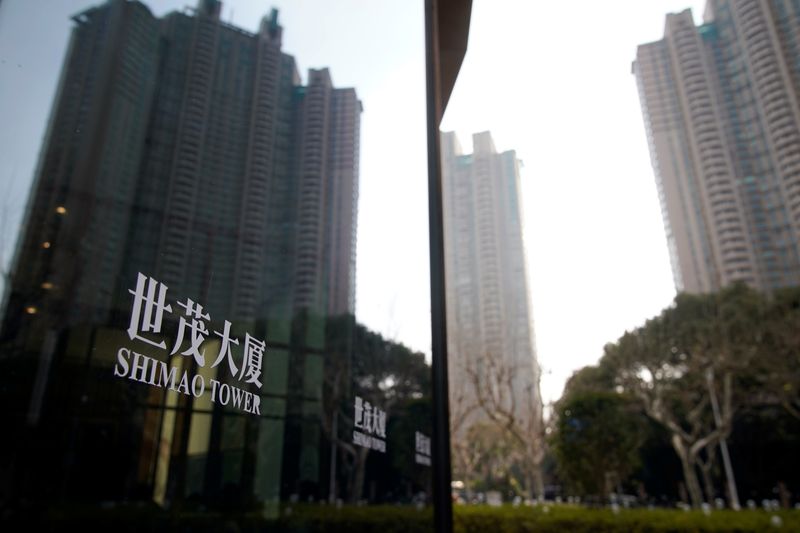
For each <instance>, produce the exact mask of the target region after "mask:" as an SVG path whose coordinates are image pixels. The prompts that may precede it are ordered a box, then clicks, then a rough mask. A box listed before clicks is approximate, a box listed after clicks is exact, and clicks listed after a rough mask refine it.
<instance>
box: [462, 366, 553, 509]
mask: <svg viewBox="0 0 800 533" xmlns="http://www.w3.org/2000/svg"><path fill="white" fill-rule="evenodd" d="M533 364H534V363H533V361H531V365H533ZM466 372H467V375H468V377H469V381H470V383H471V384H472V388H473V389H474V391H475V401H476V403H477V405H478V406H479V407H480V409H481V412H482V413H483V414H485V415H486V417H487V418H488V419H489V420H490V421H492V422H493V423H494V424H495V425H496V426H497V427H498V428H499V429H500V430H501V433H500V435H501V436H504V435H507V436H508V437H509V438H511V439H512V440H513V441H514V443H515V444H517V445H518V449H519V450H520V452H519V455H518V457H516V459H517V460H518V462H519V465H520V467H521V468H522V469H523V470H524V472H525V478H526V479H525V488H526V491H527V492H528V494H529V496H531V497H539V498H543V497H544V480H543V477H542V469H541V465H542V460H543V459H544V453H545V449H544V427H543V426H544V422H543V417H542V403H541V399H540V395H539V390H538V380H533V382H531V380H530V379H527V380H526V379H525V374H527V373H528V372H531V374H532V375H533V376H536V375H538V373H537V372H536V369H535V368H533V366H531V368H530V369H529V368H525V367H523V366H522V365H519V364H513V363H511V362H508V361H505V360H502V359H501V358H500V357H499V356H498V355H496V354H492V353H487V354H485V355H484V357H483V358H481V359H480V360H479V361H473V362H472V364H471V365H468V366H467V369H466ZM528 377H530V375H529V376H528Z"/></svg>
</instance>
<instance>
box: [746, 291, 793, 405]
mask: <svg viewBox="0 0 800 533" xmlns="http://www.w3.org/2000/svg"><path fill="white" fill-rule="evenodd" d="M765 322H766V327H765V331H764V339H763V345H764V348H765V349H764V350H763V351H762V352H763V353H762V354H761V357H759V359H758V363H759V364H760V366H759V369H758V370H759V371H758V373H757V376H758V378H759V380H760V383H759V384H760V385H761V386H762V387H763V388H764V389H765V390H766V391H767V392H768V393H769V394H770V395H772V396H774V397H775V398H776V399H777V402H778V403H780V405H781V406H782V407H783V408H784V409H785V410H786V412H788V413H789V414H790V415H791V416H792V417H794V418H795V419H797V420H800V287H792V288H788V289H783V290H781V291H776V292H775V293H774V294H773V298H772V301H771V302H770V306H769V310H768V313H767V317H766V321H765Z"/></svg>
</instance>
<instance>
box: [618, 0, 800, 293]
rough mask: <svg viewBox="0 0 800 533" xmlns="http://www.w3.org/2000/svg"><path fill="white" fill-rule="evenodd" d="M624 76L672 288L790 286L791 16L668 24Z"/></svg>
mask: <svg viewBox="0 0 800 533" xmlns="http://www.w3.org/2000/svg"><path fill="white" fill-rule="evenodd" d="M633 72H634V73H635V74H636V79H637V82H638V84H639V93H640V100H641V105H642V110H643V114H644V119H645V126H646V130H647V137H648V141H649V145H650V154H651V158H652V163H653V169H654V171H655V175H656V181H657V184H658V192H659V197H660V200H661V209H662V213H663V216H664V225H665V229H666V233H667V241H668V243H669V251H670V257H671V261H672V270H673V275H674V278H675V286H676V288H677V289H678V290H681V291H688V292H708V291H713V290H716V289H718V288H720V287H721V286H724V285H727V284H729V283H732V282H736V281H742V282H745V283H747V284H749V285H751V286H753V287H756V288H759V289H763V290H772V289H775V288H779V287H785V286H791V285H798V284H800V129H799V128H800V98H799V96H800V6H798V4H797V3H796V2H790V1H788V0H773V1H769V2H767V1H758V0H732V1H721V0H710V1H709V2H708V3H707V4H706V11H705V14H704V22H703V24H701V25H700V26H695V24H694V22H693V19H692V13H691V11H689V10H686V11H683V12H681V13H677V14H670V15H667V19H666V25H665V28H664V38H663V39H662V40H660V41H657V42H653V43H649V44H644V45H641V46H639V49H638V52H637V55H636V61H635V62H634V63H633Z"/></svg>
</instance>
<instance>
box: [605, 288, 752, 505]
mask: <svg viewBox="0 0 800 533" xmlns="http://www.w3.org/2000/svg"><path fill="white" fill-rule="evenodd" d="M764 308H765V302H764V299H763V297H762V296H761V295H759V294H758V293H756V292H755V291H753V290H752V289H749V288H747V287H746V286H744V285H733V286H731V287H728V288H726V289H724V290H722V291H720V292H719V293H716V294H710V295H689V294H680V295H678V296H677V297H676V298H675V302H674V305H672V306H671V307H669V308H667V309H665V310H664V311H663V312H662V313H661V314H660V315H659V316H657V317H655V318H653V319H651V320H648V321H647V322H646V323H645V325H644V326H643V327H641V328H638V329H637V330H634V331H633V332H629V333H625V335H623V336H622V338H620V340H619V341H618V342H617V343H616V344H610V345H607V346H606V350H605V355H604V361H603V363H604V364H608V365H610V366H611V367H612V368H613V369H614V370H615V374H616V379H617V382H618V384H619V385H620V386H622V387H623V389H624V390H626V391H628V392H629V393H631V394H633V395H634V396H635V397H637V398H639V400H640V401H641V403H642V406H643V408H644V410H645V413H646V414H647V415H648V416H649V417H650V418H652V419H653V420H654V421H656V422H658V423H659V424H661V425H662V426H663V427H664V428H666V429H667V430H668V431H669V433H670V441H671V444H672V447H673V449H674V450H675V452H676V454H677V455H678V457H679V459H680V461H681V465H682V470H683V474H684V480H685V482H686V488H687V490H688V492H689V496H690V499H691V502H692V505H694V506H699V505H700V503H701V502H702V501H703V498H702V491H701V488H700V483H699V480H698V477H697V472H696V467H698V466H700V463H702V460H703V459H702V456H701V452H703V451H704V450H709V449H711V448H712V447H715V446H717V445H718V444H719V443H720V442H721V441H722V439H724V438H726V437H727V436H728V435H729V434H730V431H731V425H732V420H733V415H734V412H735V410H736V408H737V406H738V405H740V404H741V403H742V402H743V401H745V394H743V393H742V391H741V390H737V386H739V385H740V384H741V382H742V380H744V379H746V378H747V371H748V369H749V368H750V367H751V365H752V362H753V360H754V359H755V358H756V356H757V354H758V353H759V350H760V346H761V339H762V330H763V316H764ZM717 399H719V402H717ZM715 402H717V403H718V409H716V413H715V412H714V411H715V409H714V404H715ZM723 453H724V450H723ZM706 460H709V461H710V460H713V455H711V454H706ZM729 492H730V493H731V494H730V495H729V496H730V497H731V499H732V500H733V501H734V502H735V501H736V491H735V488H732V489H731V490H729ZM706 496H707V498H709V499H712V498H713V496H714V495H713V494H707V495H706Z"/></svg>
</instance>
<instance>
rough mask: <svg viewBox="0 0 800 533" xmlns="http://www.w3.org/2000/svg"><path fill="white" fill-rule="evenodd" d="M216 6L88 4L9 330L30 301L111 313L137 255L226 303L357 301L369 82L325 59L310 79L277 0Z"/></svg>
mask: <svg viewBox="0 0 800 533" xmlns="http://www.w3.org/2000/svg"><path fill="white" fill-rule="evenodd" d="M219 13H220V2H218V1H214V0H201V1H200V2H199V4H198V7H197V9H196V10H193V11H184V12H173V13H170V14H168V15H166V16H165V17H164V18H162V19H158V18H156V17H154V16H153V15H152V14H151V12H150V11H149V10H148V8H147V7H146V6H145V5H144V4H142V3H140V2H137V1H125V0H110V1H108V2H106V3H104V4H102V5H100V6H98V7H94V8H91V9H88V10H86V11H84V12H82V13H80V14H78V15H76V16H75V17H74V19H73V20H74V22H75V28H74V31H73V35H72V41H71V45H70V51H69V53H68V56H67V58H66V63H65V66H64V69H63V73H62V80H61V83H60V89H59V92H58V94H57V97H56V102H55V104H54V108H53V112H52V117H51V120H50V124H49V130H48V133H47V138H46V139H45V142H44V146H43V149H42V155H41V158H40V163H39V168H38V170H37V173H36V177H35V183H34V186H33V189H32V192H31V200H30V201H29V207H28V212H27V215H26V220H25V227H24V229H23V235H22V236H21V238H20V242H19V245H18V250H17V256H16V259H15V263H14V267H13V275H12V281H11V293H10V297H9V303H8V310H7V313H6V317H7V318H6V320H5V321H6V327H5V328H4V329H5V331H6V332H7V333H8V332H14V331H16V326H15V325H14V324H13V322H14V321H16V320H18V319H19V317H22V316H25V313H24V312H23V311H24V310H25V309H29V310H30V311H31V312H34V311H47V313H46V314H47V315H48V316H60V315H59V313H58V312H56V311H55V310H58V309H63V310H64V312H63V320H64V321H65V322H64V323H63V324H60V325H59V327H62V326H69V325H70V324H103V323H106V322H108V321H109V320H112V319H113V317H114V316H115V313H116V314H120V313H124V312H126V310H127V309H129V306H130V295H129V294H128V289H130V287H131V283H132V282H133V281H134V280H135V279H136V273H137V272H139V271H142V272H146V273H147V274H148V275H150V276H153V277H155V278H156V279H158V280H159V281H162V282H163V283H164V284H166V285H167V286H169V288H170V291H171V292H173V293H174V294H175V295H176V296H178V297H190V298H194V299H197V300H200V301H203V302H204V305H205V306H206V309H207V310H209V311H211V312H212V316H219V317H222V316H225V317H229V318H231V319H237V320H245V321H252V320H259V319H269V320H273V319H274V320H278V321H283V322H286V320H288V319H289V317H291V316H292V314H293V313H295V312H296V311H297V310H299V309H306V310H308V311H309V312H311V313H313V314H314V315H317V316H324V315H329V314H342V313H353V312H354V308H355V303H354V294H355V236H356V216H357V213H356V206H357V199H358V157H359V122H360V113H361V104H360V102H359V100H358V98H357V96H356V93H355V90H353V89H337V88H334V87H333V84H332V82H331V77H330V74H329V72H328V70H327V69H320V70H311V71H310V73H309V79H308V83H307V85H306V86H303V85H301V83H300V77H299V75H298V73H297V69H296V66H295V62H294V59H293V58H292V57H291V56H289V55H287V54H285V53H283V52H282V51H281V36H282V28H281V26H280V25H279V24H278V18H277V11H275V10H273V11H272V13H271V14H270V15H268V16H266V17H264V19H263V20H262V23H261V27H260V30H259V31H258V33H256V34H252V33H249V32H246V31H243V30H241V29H239V28H236V27H233V26H230V25H228V24H226V23H224V22H222V21H221V20H220V18H219ZM67 309H68V311H69V312H66V310H67ZM39 314H40V315H44V314H45V313H44V312H42V313H39ZM283 329H286V328H285V327H284V328H283Z"/></svg>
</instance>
